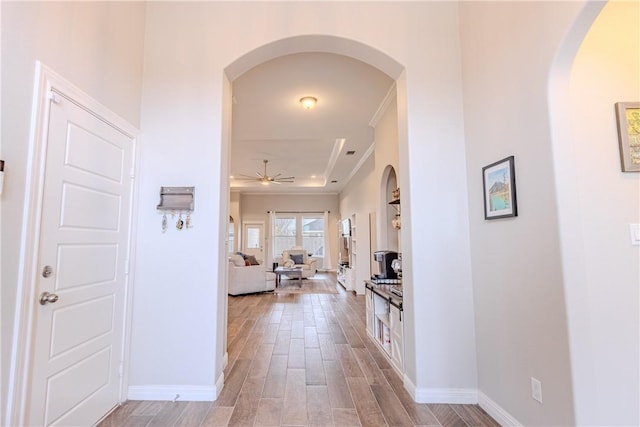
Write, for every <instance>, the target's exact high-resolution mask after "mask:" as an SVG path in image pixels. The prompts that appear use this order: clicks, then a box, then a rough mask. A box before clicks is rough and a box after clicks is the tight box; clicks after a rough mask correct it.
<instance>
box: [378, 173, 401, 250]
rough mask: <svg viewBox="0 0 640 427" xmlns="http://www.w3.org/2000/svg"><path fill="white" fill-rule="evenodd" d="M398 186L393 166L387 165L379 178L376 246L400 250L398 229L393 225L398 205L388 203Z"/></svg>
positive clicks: (398, 210)
mask: <svg viewBox="0 0 640 427" xmlns="http://www.w3.org/2000/svg"><path fill="white" fill-rule="evenodd" d="M396 188H398V176H397V174H396V170H395V168H394V167H393V166H391V165H387V167H386V168H385V169H384V171H383V173H382V177H381V178H380V210H379V212H380V213H381V215H380V223H379V230H380V233H379V234H378V236H380V237H379V239H378V247H379V248H381V249H384V250H391V251H396V252H400V230H398V229H396V228H394V227H393V220H394V219H395V218H396V216H398V217H399V214H400V205H390V204H389V202H390V201H391V200H393V199H394V197H393V195H392V193H393V191H394V190H395V189H396Z"/></svg>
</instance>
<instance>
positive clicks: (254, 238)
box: [247, 227, 260, 249]
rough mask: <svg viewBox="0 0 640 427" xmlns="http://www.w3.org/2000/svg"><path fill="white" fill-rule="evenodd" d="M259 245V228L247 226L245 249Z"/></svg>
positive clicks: (255, 247) (256, 247)
mask: <svg viewBox="0 0 640 427" xmlns="http://www.w3.org/2000/svg"><path fill="white" fill-rule="evenodd" d="M259 247H260V229H259V228H254V227H247V249H258V248H259Z"/></svg>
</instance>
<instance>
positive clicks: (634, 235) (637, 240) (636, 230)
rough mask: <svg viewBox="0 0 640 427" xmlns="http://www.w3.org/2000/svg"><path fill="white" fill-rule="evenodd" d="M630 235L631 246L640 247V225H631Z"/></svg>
mask: <svg viewBox="0 0 640 427" xmlns="http://www.w3.org/2000/svg"><path fill="white" fill-rule="evenodd" d="M629 235H630V236H631V244H632V245H634V246H639V245H640V224H629Z"/></svg>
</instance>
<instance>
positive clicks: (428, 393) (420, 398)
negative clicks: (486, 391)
mask: <svg viewBox="0 0 640 427" xmlns="http://www.w3.org/2000/svg"><path fill="white" fill-rule="evenodd" d="M404 388H405V389H406V390H407V391H408V392H409V394H410V395H411V397H413V400H414V401H415V402H416V403H454V404H465V405H475V404H476V403H478V391H477V390H476V389H472V388H421V389H419V388H417V387H416V386H415V385H414V384H413V383H412V382H411V380H410V379H409V378H408V377H407V376H406V375H405V376H404Z"/></svg>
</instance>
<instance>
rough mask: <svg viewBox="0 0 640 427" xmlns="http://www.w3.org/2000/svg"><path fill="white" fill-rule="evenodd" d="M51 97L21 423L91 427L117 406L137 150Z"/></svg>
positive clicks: (62, 100) (83, 111)
mask: <svg viewBox="0 0 640 427" xmlns="http://www.w3.org/2000/svg"><path fill="white" fill-rule="evenodd" d="M52 98H53V99H55V102H54V101H51V104H50V113H49V122H48V134H47V138H46V141H45V145H46V161H45V172H44V193H43V200H42V220H41V227H40V233H39V245H38V263H37V266H38V267H37V268H38V272H37V282H36V291H37V292H36V301H34V302H33V304H34V307H36V308H35V310H34V313H35V314H34V316H35V317H34V328H35V330H34V341H33V344H32V346H33V350H32V356H33V358H32V361H31V364H30V370H29V372H30V379H29V389H28V395H29V398H28V406H27V414H26V416H27V424H28V425H38V426H43V425H46V426H49V425H57V426H89V425H92V424H94V423H96V422H97V421H98V420H99V419H100V418H101V417H102V416H103V415H105V414H106V413H108V412H109V411H110V410H111V409H112V408H113V407H115V406H116V405H117V404H118V403H119V400H120V392H121V387H122V386H121V381H122V375H121V369H122V367H121V364H122V353H123V352H122V350H123V335H124V307H125V291H126V285H127V275H128V263H129V261H128V258H129V234H130V233H129V228H130V213H131V191H132V178H131V176H132V174H131V171H132V166H133V157H134V156H133V153H134V141H133V140H132V138H131V137H130V136H127V135H126V134H124V133H123V132H121V131H119V130H118V129H117V128H115V127H114V126H112V125H110V124H108V123H107V121H105V120H104V119H101V118H100V117H98V116H96V115H94V114H93V113H92V112H90V111H88V110H87V109H85V108H83V107H80V106H79V105H77V104H76V103H75V102H73V101H71V100H70V99H67V98H66V97H64V96H60V95H53V96H52Z"/></svg>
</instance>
